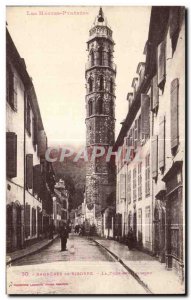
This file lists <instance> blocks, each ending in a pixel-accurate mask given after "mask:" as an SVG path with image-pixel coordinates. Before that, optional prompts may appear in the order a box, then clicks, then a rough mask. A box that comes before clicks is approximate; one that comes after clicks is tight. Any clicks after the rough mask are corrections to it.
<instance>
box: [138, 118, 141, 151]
mask: <svg viewBox="0 0 191 300" xmlns="http://www.w3.org/2000/svg"><path fill="white" fill-rule="evenodd" d="M140 145H141V115H140V116H139V118H138V146H140Z"/></svg>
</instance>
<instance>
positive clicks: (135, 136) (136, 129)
mask: <svg viewBox="0 0 191 300" xmlns="http://www.w3.org/2000/svg"><path fill="white" fill-rule="evenodd" d="M137 141H138V119H137V120H135V130H134V146H135V149H137Z"/></svg>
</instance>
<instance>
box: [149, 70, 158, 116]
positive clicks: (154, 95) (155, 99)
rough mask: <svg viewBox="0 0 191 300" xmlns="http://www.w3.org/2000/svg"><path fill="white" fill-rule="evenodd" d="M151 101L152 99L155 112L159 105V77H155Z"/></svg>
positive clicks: (152, 108) (152, 107)
mask: <svg viewBox="0 0 191 300" xmlns="http://www.w3.org/2000/svg"><path fill="white" fill-rule="evenodd" d="M151 99H152V105H151V110H152V111H155V110H156V108H157V107H158V104H159V90H158V84H157V75H155V76H154V77H153V79H152V86H151Z"/></svg>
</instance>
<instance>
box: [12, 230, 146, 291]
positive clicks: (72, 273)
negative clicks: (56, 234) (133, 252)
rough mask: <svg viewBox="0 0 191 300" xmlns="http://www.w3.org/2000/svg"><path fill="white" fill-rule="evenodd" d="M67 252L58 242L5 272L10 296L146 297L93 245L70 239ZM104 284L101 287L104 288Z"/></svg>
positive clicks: (119, 266)
mask: <svg viewBox="0 0 191 300" xmlns="http://www.w3.org/2000/svg"><path fill="white" fill-rule="evenodd" d="M67 249H68V250H67V251H65V252H61V251H60V240H59V239H57V240H55V242H54V243H53V244H52V245H51V246H49V247H48V248H46V249H44V250H42V251H41V252H39V253H37V254H34V255H31V256H28V257H26V258H23V259H20V260H19V261H17V262H15V263H14V264H12V265H11V266H10V267H9V268H8V270H7V285H8V288H9V293H10V294H11V290H12V289H13V290H14V293H17V294H19V293H21V291H22V293H24V294H31V293H34V294H36V293H38V294H41V293H50V294H88V293H90V294H108V293H110V294H111V293H112V294H146V291H145V289H144V288H143V287H142V286H141V285H140V284H139V283H138V282H137V281H136V280H135V279H134V278H133V277H132V276H131V275H130V274H129V273H128V272H127V270H126V269H125V268H124V267H123V266H122V265H121V264H120V263H119V262H117V261H115V260H114V259H113V258H112V257H111V256H110V254H108V253H107V252H106V251H105V250H103V249H102V248H101V247H99V246H97V245H96V243H95V242H93V241H91V240H89V239H87V238H84V237H79V236H74V235H72V236H70V238H69V240H68V244H67ZM103 283H104V284H103Z"/></svg>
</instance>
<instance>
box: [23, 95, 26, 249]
mask: <svg viewBox="0 0 191 300" xmlns="http://www.w3.org/2000/svg"><path fill="white" fill-rule="evenodd" d="M26 94H27V93H26V91H24V144H23V153H24V159H23V165H24V187H23V206H24V214H23V215H24V226H23V228H24V229H23V246H24V248H25V224H26V223H25V220H26V215H25V187H26V160H25V156H26V136H25V124H26Z"/></svg>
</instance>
